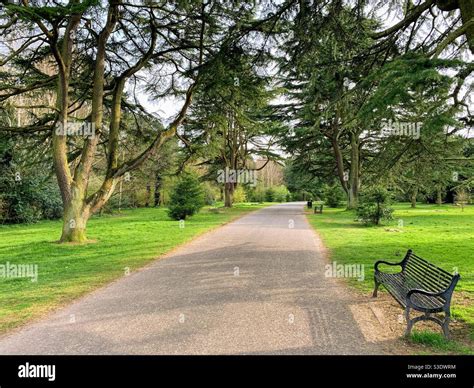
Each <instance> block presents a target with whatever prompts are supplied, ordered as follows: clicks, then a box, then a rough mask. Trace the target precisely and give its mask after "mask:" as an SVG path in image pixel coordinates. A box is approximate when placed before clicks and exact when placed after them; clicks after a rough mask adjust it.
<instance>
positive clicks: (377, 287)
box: [372, 280, 380, 298]
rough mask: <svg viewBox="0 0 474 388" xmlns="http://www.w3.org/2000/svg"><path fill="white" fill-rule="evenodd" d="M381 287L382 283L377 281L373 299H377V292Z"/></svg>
mask: <svg viewBox="0 0 474 388" xmlns="http://www.w3.org/2000/svg"><path fill="white" fill-rule="evenodd" d="M379 287H380V283H379V282H378V281H377V280H375V288H374V292H373V293H372V298H376V297H377V290H378V289H379Z"/></svg>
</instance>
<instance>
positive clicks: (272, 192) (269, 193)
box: [265, 187, 275, 202]
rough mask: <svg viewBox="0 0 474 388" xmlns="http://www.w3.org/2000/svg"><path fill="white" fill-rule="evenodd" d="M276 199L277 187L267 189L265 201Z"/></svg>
mask: <svg viewBox="0 0 474 388" xmlns="http://www.w3.org/2000/svg"><path fill="white" fill-rule="evenodd" d="M274 200H275V189H274V188H273V187H269V188H267V189H266V190H265V201H266V202H273V201H274Z"/></svg>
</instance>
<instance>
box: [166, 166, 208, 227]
mask: <svg viewBox="0 0 474 388" xmlns="http://www.w3.org/2000/svg"><path fill="white" fill-rule="evenodd" d="M203 206H204V193H203V190H202V187H201V184H200V182H199V179H198V178H197V176H196V175H194V174H191V173H185V174H184V175H183V176H182V177H181V178H180V179H179V180H178V182H177V183H176V185H175V186H174V187H173V190H172V192H171V195H170V201H169V206H168V215H169V216H170V217H171V218H173V219H175V220H184V219H186V217H188V216H192V215H193V214H195V213H197V212H198V211H199V210H200V209H201V208H202V207H203Z"/></svg>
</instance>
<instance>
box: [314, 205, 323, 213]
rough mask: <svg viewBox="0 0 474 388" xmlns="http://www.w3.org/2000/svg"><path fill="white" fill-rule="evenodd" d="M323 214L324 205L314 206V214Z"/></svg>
mask: <svg viewBox="0 0 474 388" xmlns="http://www.w3.org/2000/svg"><path fill="white" fill-rule="evenodd" d="M317 213H319V214H323V204H320V205H315V206H314V214H317Z"/></svg>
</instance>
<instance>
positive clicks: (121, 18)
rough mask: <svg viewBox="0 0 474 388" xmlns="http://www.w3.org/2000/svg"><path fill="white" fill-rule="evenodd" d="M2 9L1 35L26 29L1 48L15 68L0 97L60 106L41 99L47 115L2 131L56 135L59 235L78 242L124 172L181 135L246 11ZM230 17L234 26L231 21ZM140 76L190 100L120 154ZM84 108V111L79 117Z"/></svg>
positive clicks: (42, 4) (43, 4) (203, 6)
mask: <svg viewBox="0 0 474 388" xmlns="http://www.w3.org/2000/svg"><path fill="white" fill-rule="evenodd" d="M245 7H247V5H245ZM5 9H6V11H5V13H3V14H2V15H1V19H2V24H1V27H0V28H1V32H2V34H3V35H4V36H6V37H7V40H10V41H13V40H15V39H16V36H20V38H21V40H20V42H21V45H20V47H19V48H18V49H15V48H13V46H9V45H5V47H6V49H7V52H6V54H4V55H3V53H2V57H1V60H0V63H1V64H3V65H9V66H12V69H15V71H9V72H8V75H7V77H6V79H5V82H4V85H3V86H2V88H1V90H0V101H7V100H9V99H11V98H13V97H14V96H18V95H27V96H28V95H31V93H41V92H42V91H45V90H47V91H48V92H52V93H53V95H54V96H55V99H56V101H55V103H54V106H47V105H46V106H44V105H40V106H41V108H42V109H43V112H42V114H41V115H40V116H37V117H34V118H32V119H31V120H30V122H28V123H26V124H24V125H22V126H21V127H16V126H4V127H2V128H0V129H2V130H4V131H8V132H23V133H49V134H50V135H51V138H52V146H51V148H52V155H53V164H54V169H55V174H56V177H57V181H58V185H59V188H60V192H61V196H62V201H63V207H64V216H63V230H62V235H61V239H60V241H61V242H69V241H71V242H82V241H84V240H85V239H86V234H85V230H86V223H87V220H88V219H89V217H90V216H91V214H93V213H95V212H97V211H98V210H99V209H101V207H103V206H104V204H105V203H106V202H107V201H108V199H109V198H110V196H111V195H112V193H113V191H114V189H115V186H116V184H117V183H118V182H119V181H120V180H121V179H122V177H123V176H124V175H125V174H126V173H128V172H130V171H132V170H134V169H136V168H137V167H138V166H140V165H141V164H142V163H143V162H144V161H145V160H147V159H148V158H149V157H150V156H151V155H152V154H153V153H154V152H156V150H158V149H159V148H160V147H161V146H162V145H163V144H164V142H165V141H166V140H167V139H169V138H170V137H173V136H174V135H175V134H176V131H177V128H178V127H179V126H180V125H181V123H182V122H183V120H184V117H185V115H186V112H187V110H188V108H189V106H190V104H191V100H192V96H193V91H194V89H195V87H196V84H197V83H198V81H199V77H200V75H201V74H202V73H203V72H204V71H205V70H206V63H207V62H209V60H210V59H212V58H213V57H214V55H215V54H216V53H218V52H219V47H220V45H221V44H223V42H226V41H227V36H229V35H236V34H239V33H241V32H240V31H239V30H238V29H237V28H236V24H237V23H236V21H237V20H238V19H237V15H238V14H239V12H240V11H241V10H242V9H241V8H239V7H237V8H236V7H233V6H232V5H230V4H224V3H216V4H213V5H212V6H210V4H209V3H207V2H205V1H203V2H201V3H200V5H199V6H198V7H196V4H195V3H193V2H191V1H176V2H174V1H173V2H168V1H166V2H164V1H157V2H145V3H126V2H123V1H122V0H109V1H107V2H105V1H95V0H84V1H81V0H70V1H69V2H67V3H59V2H52V1H49V0H43V1H38V2H36V3H35V5H31V4H30V3H29V2H28V1H27V0H24V1H22V3H21V4H20V5H14V4H8V5H7V6H6V8H5ZM224 19H225V20H232V21H234V25H227V24H226V23H224V22H223V20H224ZM183 20H186V22H185V23H183ZM42 62H47V63H48V64H49V68H50V72H49V73H45V72H42V71H40V69H39V67H38V66H37V64H38V63H42ZM144 82H146V83H147V84H148V86H147V88H146V91H147V92H148V93H149V95H150V96H154V97H156V98H159V97H163V96H167V95H170V94H174V95H183V97H184V101H183V103H182V106H181V108H180V109H179V111H178V113H177V115H176V116H175V118H174V119H173V120H172V121H171V123H170V124H169V125H168V126H167V128H166V129H164V130H159V131H156V133H155V135H154V137H153V139H152V140H151V141H150V142H149V143H148V145H147V147H146V148H145V149H143V150H142V151H141V152H139V153H138V154H135V155H132V156H131V157H129V158H128V159H127V160H123V161H120V159H119V155H120V147H119V143H120V142H119V137H120V132H121V129H122V126H123V122H122V114H123V111H128V112H130V113H132V114H133V113H134V112H142V113H145V114H146V111H145V110H144V108H143V107H142V106H141V105H140V104H139V103H137V101H138V98H137V97H136V95H134V101H135V102H133V101H131V99H130V98H129V96H128V93H129V92H128V91H129V90H136V89H137V88H140V87H141V86H143V84H144ZM133 93H134V92H133ZM36 104H37V103H36ZM83 106H85V107H87V112H88V113H87V115H86V116H85V117H75V116H74V114H75V113H77V111H78V109H79V108H80V107H83ZM104 114H106V115H104ZM72 118H74V120H77V121H81V122H86V123H87V124H88V126H89V127H90V128H93V131H94V134H93V135H92V136H87V137H85V138H81V137H77V136H68V129H69V127H70V124H71V123H70V120H71V119H72ZM58 128H59V131H58V130H57V129H58ZM99 144H100V145H101V146H102V147H103V149H104V151H105V157H106V160H107V164H106V166H107V168H106V172H105V174H104V176H103V181H102V184H101V186H100V188H99V189H98V190H97V191H95V192H92V193H91V192H89V180H90V174H91V170H92V167H93V165H94V160H95V158H96V155H97V153H99V152H101V151H102V150H101V149H100V148H99Z"/></svg>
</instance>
